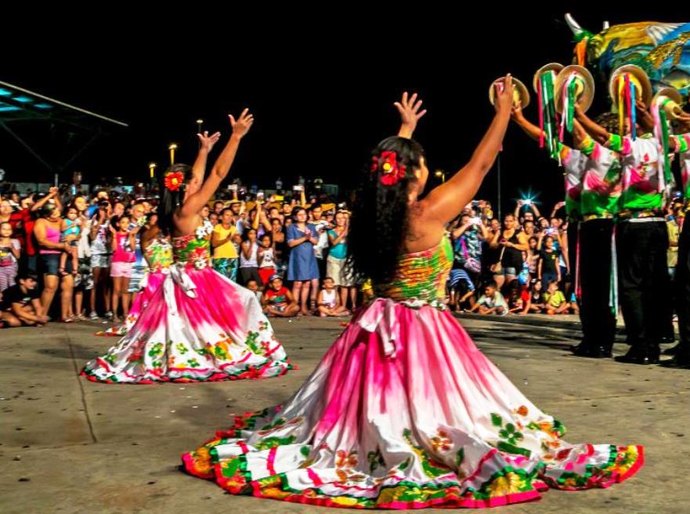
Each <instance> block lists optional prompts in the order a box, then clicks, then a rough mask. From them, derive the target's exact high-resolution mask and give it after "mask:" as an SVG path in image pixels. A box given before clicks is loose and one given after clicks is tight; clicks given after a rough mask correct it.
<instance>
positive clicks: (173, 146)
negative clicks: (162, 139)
mask: <svg viewBox="0 0 690 514" xmlns="http://www.w3.org/2000/svg"><path fill="white" fill-rule="evenodd" d="M168 150H170V165H171V166H172V165H173V164H175V150H177V143H170V146H168Z"/></svg>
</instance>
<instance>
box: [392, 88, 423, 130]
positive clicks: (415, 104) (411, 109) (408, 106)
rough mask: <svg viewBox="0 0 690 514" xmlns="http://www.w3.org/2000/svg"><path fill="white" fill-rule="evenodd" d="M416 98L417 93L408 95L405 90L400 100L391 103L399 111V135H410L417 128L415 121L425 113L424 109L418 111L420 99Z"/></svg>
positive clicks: (420, 106)
mask: <svg viewBox="0 0 690 514" xmlns="http://www.w3.org/2000/svg"><path fill="white" fill-rule="evenodd" d="M417 98H418V97H417V93H412V96H410V97H408V96H407V91H405V92H404V93H403V94H402V98H401V100H400V101H399V102H395V103H394V104H393V105H395V108H396V109H398V112H399V113H400V131H399V132H398V135H399V136H400V137H408V138H409V137H412V134H413V133H414V131H415V129H416V128H417V122H418V121H419V119H420V118H421V117H422V116H424V115H425V114H426V109H424V110H423V111H420V109H421V108H422V100H421V99H420V100H418V99H417Z"/></svg>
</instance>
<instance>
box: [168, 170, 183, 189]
mask: <svg viewBox="0 0 690 514" xmlns="http://www.w3.org/2000/svg"><path fill="white" fill-rule="evenodd" d="M163 184H164V185H165V189H167V190H168V191H173V192H174V191H179V190H180V187H182V184H184V174H183V173H182V172H181V171H171V172H170V173H168V174H166V175H165V179H164V180H163Z"/></svg>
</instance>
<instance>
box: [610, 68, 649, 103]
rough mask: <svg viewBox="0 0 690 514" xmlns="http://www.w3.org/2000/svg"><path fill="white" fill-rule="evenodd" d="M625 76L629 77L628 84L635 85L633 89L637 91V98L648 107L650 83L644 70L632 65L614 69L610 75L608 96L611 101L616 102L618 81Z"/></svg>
mask: <svg viewBox="0 0 690 514" xmlns="http://www.w3.org/2000/svg"><path fill="white" fill-rule="evenodd" d="M626 74H627V75H629V76H630V82H632V83H633V84H635V89H637V91H638V94H637V97H638V98H639V99H640V100H642V101H643V102H644V103H645V105H646V106H647V107H649V105H650V104H651V103H652V83H651V82H650V81H649V77H648V76H647V74H646V73H645V72H644V70H643V69H642V68H640V67H639V66H635V65H634V64H626V65H625V66H621V67H620V68H616V69H615V70H614V71H613V73H612V74H611V79H610V80H609V96H610V97H611V100H613V102H614V103H615V102H616V98H618V81H619V80H623V79H624V78H625V75H626Z"/></svg>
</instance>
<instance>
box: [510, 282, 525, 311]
mask: <svg viewBox="0 0 690 514" xmlns="http://www.w3.org/2000/svg"><path fill="white" fill-rule="evenodd" d="M508 309H509V311H508V312H511V313H513V314H527V312H528V311H529V290H528V289H527V287H526V286H523V285H522V284H521V283H520V281H519V280H513V281H512V282H511V283H510V292H509V294H508Z"/></svg>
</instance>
